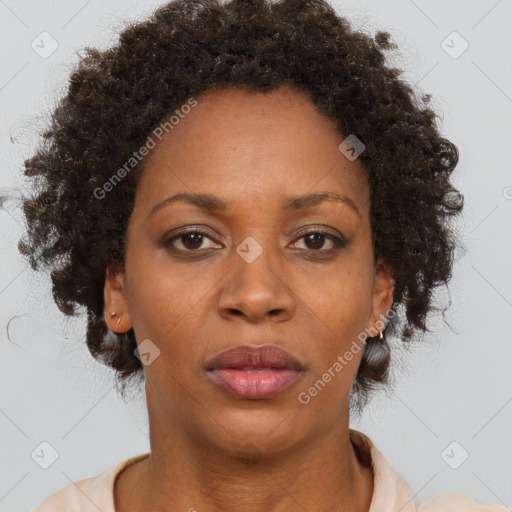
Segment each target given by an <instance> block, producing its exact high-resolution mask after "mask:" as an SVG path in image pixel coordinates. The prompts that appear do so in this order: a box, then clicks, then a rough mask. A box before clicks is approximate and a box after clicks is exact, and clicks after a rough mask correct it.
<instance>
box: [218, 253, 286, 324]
mask: <svg viewBox="0 0 512 512" xmlns="http://www.w3.org/2000/svg"><path fill="white" fill-rule="evenodd" d="M286 276H287V273H286V272H285V271H284V270H283V268H282V266H281V265H280V264H279V263H278V261H277V258H275V257H274V258H273V257H272V255H271V251H270V250H267V249H265V250H263V252H262V253H261V254H260V255H259V256H258V257H257V258H256V259H255V260H254V261H251V262H250V263H249V262H248V261H245V260H244V259H243V258H242V257H240V256H239V254H237V253H234V254H233V266H232V268H231V270H230V272H229V273H228V275H227V277H226V280H223V283H224V286H223V288H222V289H221V290H220V293H219V297H218V310H219V314H220V316H221V317H222V318H225V319H227V320H231V321H233V320H235V319H236V318H238V317H241V318H244V319H245V320H247V321H249V322H251V323H260V322H265V321H268V320H269V319H275V321H285V320H288V319H290V318H291V317H292V316H293V313H294V309H295V299H294V295H293V291H292V288H293V287H292V286H291V284H292V283H288V282H287V278H286Z"/></svg>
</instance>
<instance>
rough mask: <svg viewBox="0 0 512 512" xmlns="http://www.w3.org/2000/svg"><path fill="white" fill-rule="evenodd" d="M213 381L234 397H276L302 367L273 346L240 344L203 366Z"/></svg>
mask: <svg viewBox="0 0 512 512" xmlns="http://www.w3.org/2000/svg"><path fill="white" fill-rule="evenodd" d="M206 370H207V374H208V375H209V377H210V378H211V379H212V382H213V383H214V384H216V385H217V386H219V387H220V388H221V389H222V390H223V391H225V392H227V393H229V394H230V395H232V396H234V397H235V398H239V399H246V400H262V399H269V398H273V397H274V396H276V395H277V394H278V393H280V392H281V391H283V390H284V389H286V388H287V387H289V386H290V385H291V384H292V383H293V382H295V381H296V380H298V379H299V377H300V376H301V374H302V371H303V367H302V365H301V364H300V363H299V361H298V360H297V359H295V358H294V357H293V356H292V355H291V354H290V353H288V352H286V351H285V350H283V349H281V348H280V347H278V346H276V345H263V346H260V347H250V346H240V347H236V348H234V349H230V350H227V351H224V352H222V353H221V354H219V355H218V356H217V357H215V358H214V359H213V360H212V361H211V362H210V363H209V364H208V365H207V367H206Z"/></svg>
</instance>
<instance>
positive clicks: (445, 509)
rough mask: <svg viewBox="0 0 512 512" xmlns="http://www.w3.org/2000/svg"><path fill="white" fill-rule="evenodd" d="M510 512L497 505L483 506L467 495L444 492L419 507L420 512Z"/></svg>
mask: <svg viewBox="0 0 512 512" xmlns="http://www.w3.org/2000/svg"><path fill="white" fill-rule="evenodd" d="M502 511H503V512H510V509H509V508H506V507H504V506H503V505H498V504H497V503H494V504H489V505H483V504H479V503H477V502H476V501H475V500H474V499H472V498H470V497H469V496H467V495H466V494H460V493H453V492H443V493H442V494H439V495H437V496H436V497H434V498H432V499H431V500H429V501H427V502H425V503H423V505H420V506H419V507H418V512H502Z"/></svg>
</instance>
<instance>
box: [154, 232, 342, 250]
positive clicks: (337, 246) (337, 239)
mask: <svg viewBox="0 0 512 512" xmlns="http://www.w3.org/2000/svg"><path fill="white" fill-rule="evenodd" d="M190 234H197V235H201V236H204V237H207V238H209V239H210V240H212V241H215V240H213V238H212V237H211V236H210V235H209V233H207V232H206V231H201V230H200V229H197V228H192V229H187V230H184V231H181V232H180V233H178V234H176V235H174V236H172V237H171V238H168V239H166V240H165V241H164V242H163V245H164V246H165V247H166V248H168V249H171V250H174V251H176V252H181V253H194V252H200V251H201V249H176V248H174V247H172V243H173V242H174V241H175V240H178V239H180V238H182V237H185V236H187V235H190ZM309 235H321V236H324V237H325V238H327V239H328V240H330V241H331V242H332V243H333V244H334V247H333V248H332V249H327V250H325V249H303V250H304V251H306V252H308V253H309V254H311V253H316V254H319V253H324V254H332V253H334V252H336V251H338V250H340V249H342V248H343V247H344V246H345V245H346V244H347V242H346V241H345V240H344V239H342V238H340V237H337V236H335V235H333V234H332V233H329V232H327V231H324V230H322V229H312V230H310V231H305V232H303V233H301V234H300V236H299V237H298V238H297V239H296V240H300V239H302V238H304V237H307V236H309Z"/></svg>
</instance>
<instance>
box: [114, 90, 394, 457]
mask: <svg viewBox="0 0 512 512" xmlns="http://www.w3.org/2000/svg"><path fill="white" fill-rule="evenodd" d="M196 99H197V105H196V106H195V107H193V108H191V109H190V112H189V113H188V114H186V115H182V116H181V117H180V119H179V123H177V124H175V125H174V127H173V129H172V130H170V131H169V133H168V134H165V136H164V137H163V138H162V140H161V141H160V142H158V145H157V146H156V147H155V148H154V149H152V150H151V152H150V154H149V155H148V157H147V158H148V160H147V163H146V168H145V171H144V174H143V176H142V178H141V181H140V184H139V186H138V190H137V195H136V201H135V207H134V210H133V213H132V215H131V218H130V222H129V228H128V238H127V246H126V265H125V273H124V274H118V275H117V276H115V278H114V277H108V276H107V281H106V285H105V312H106V318H107V321H108V322H109V326H110V327H111V328H112V329H113V330H116V331H117V332H126V331H127V330H128V329H130V328H131V327H133V329H134V332H135V336H136V339H137V343H138V344H139V346H140V345H141V343H142V342H144V343H145V345H144V346H143V350H141V352H144V353H146V354H149V355H146V356H143V357H145V359H146V361H145V362H146V364H145V365H144V371H145V375H146V393H147V398H148V408H149V413H150V423H152V427H151V429H152V432H153V430H154V429H155V431H156V429H157V427H156V426H155V424H156V423H158V424H159V425H160V426H159V427H158V429H160V431H161V432H164V431H165V430H166V429H167V431H168V433H169V432H171V431H174V432H175V431H176V429H182V430H183V431H184V432H187V433H188V434H189V435H192V436H194V438H195V439H201V440H202V441H203V442H208V443H210V444H211V445H215V446H217V447H218V448H221V449H223V450H227V451H228V452H231V451H232V452H239V451H240V450H245V449H247V450H249V448H243V446H244V445H246V444H247V442H248V441H250V443H251V444H252V445H253V448H254V447H255V449H257V450H259V451H260V452H267V453H278V452H280V451H282V450H286V449H289V448H291V447H293V446H294V445H299V443H304V442H305V441H308V440H313V439H315V438H316V437H318V436H320V435H322V433H323V432H326V431H327V429H329V428H335V427H336V425H340V424H343V425H344V424H345V422H347V418H348V416H347V415H348V398H349V392H350V387H351V385H352V382H353V381H354V379H355V376H356V373H357V369H358V366H359V363H360V360H361V355H362V350H361V349H360V347H361V346H362V343H361V341H359V340H360V339H361V337H360V336H359V338H358V335H360V334H361V333H364V331H365V329H370V328H372V329H373V328H374V327H375V322H376V321H377V320H378V319H379V318H382V315H384V314H385V313H386V312H387V311H388V310H389V308H390V307H391V301H392V281H391V278H390V277H389V275H387V274H386V273H385V272H384V271H379V272H377V273H375V269H374V265H373V252H372V244H371V233H370V219H369V207H370V204H369V189H368V183H367V180H366V176H365V172H364V170H363V167H362V164H361V163H360V162H359V160H357V159H356V160H353V161H351V160H349V159H347V158H346V157H345V156H344V155H343V154H342V153H341V152H340V150H339V149H338V146H339V144H340V143H341V142H342V141H343V140H344V138H345V137H344V136H343V135H342V134H340V133H339V131H337V129H336V128H335V127H334V125H333V124H332V123H331V122H330V121H329V120H327V119H326V118H325V117H323V116H322V115H321V114H319V113H318V112H317V111H316V110H315V108H314V106H313V104H312V103H311V102H310V101H309V99H307V97H306V96H305V95H303V94H302V93H301V92H298V91H297V90H296V89H293V88H291V87H288V86H286V87H281V88H280V89H278V90H276V91H274V92H272V93H265V94H263V93H255V92H249V91H245V90H240V89H231V90H220V91H216V92H213V93H207V94H205V95H202V96H200V97H198V98H196ZM187 110H188V109H187ZM347 135H348V134H347ZM175 194H183V195H188V194H191V195H192V194H193V195H196V197H197V195H198V194H201V195H202V196H203V195H204V196H208V198H207V199H204V198H203V199H202V201H200V202H196V204H193V203H191V202H189V201H186V200H184V199H182V200H174V201H168V202H165V201H166V200H168V199H169V198H171V197H172V196H174V195H175ZM327 194H329V195H330V197H331V199H329V198H327ZM311 195H312V197H311V198H310V199H309V200H304V199H300V200H299V198H304V197H305V196H311ZM182 197H184V196H182ZM334 197H340V198H342V199H341V200H337V199H332V198H334ZM315 198H316V199H315ZM322 198H323V200H322ZM291 200H296V201H295V203H291V202H290V201H291ZM201 204H202V205H203V206H204V207H202V206H201ZM221 204H222V205H223V207H219V206H220V205H221ZM190 228H196V229H197V230H199V231H201V232H203V233H204V235H199V236H198V235H193V234H192V235H190V234H189V235H184V234H183V231H184V229H190ZM319 232H320V233H319ZM322 233H327V236H325V235H323V234H322ZM329 237H332V238H329ZM112 311H116V312H118V316H116V317H114V319H113V320H112V323H110V319H109V316H110V315H109V313H110V312H112ZM120 313H122V317H121V322H120V325H119V326H117V319H118V318H119V314H120ZM372 333H373V331H372ZM145 340H150V342H148V341H145ZM354 342H356V343H357V346H358V347H359V349H358V350H356V349H355V348H354V347H355V346H356V345H354ZM266 344H274V345H277V346H278V347H280V348H282V349H284V350H286V351H288V352H289V353H290V354H291V355H292V356H293V357H294V358H295V359H296V360H297V361H298V362H300V364H301V368H302V371H300V372H298V374H297V376H296V378H295V379H294V380H293V381H292V382H290V383H289V384H288V386H287V387H286V388H284V389H282V390H281V391H280V392H278V393H276V394H275V395H274V396H272V397H270V398H269V397H267V398H254V397H252V398H247V397H242V398H241V397H240V396H235V395H233V394H232V393H230V392H228V391H226V390H225V389H224V388H222V387H220V386H219V385H217V384H216V381H215V379H214V378H212V375H211V372H208V365H209V363H210V362H211V361H212V358H213V357H215V356H216V355H218V354H219V353H220V352H222V351H224V350H225V349H229V348H233V347H237V346H240V345H246V346H260V345H266ZM351 347H352V349H351ZM158 351H159V352H158ZM347 351H349V352H351V353H352V358H351V359H349V357H345V354H346V353H347ZM342 359H343V361H344V362H343V364H341V363H340V361H341V360H342ZM336 362H338V363H339V364H341V366H342V369H341V370H339V367H340V366H339V365H336ZM329 369H330V372H329ZM326 372H327V373H329V374H330V376H331V378H330V379H328V378H327V377H325V376H324V374H326ZM253 373H254V372H253ZM322 376H324V377H322ZM322 378H323V383H324V385H321V386H319V385H318V384H317V392H316V393H315V392H314V391H313V392H312V393H309V392H308V390H310V388H312V387H313V386H314V384H315V382H317V381H318V380H319V379H322ZM318 389H320V391H318ZM308 397H309V400H308Z"/></svg>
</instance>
